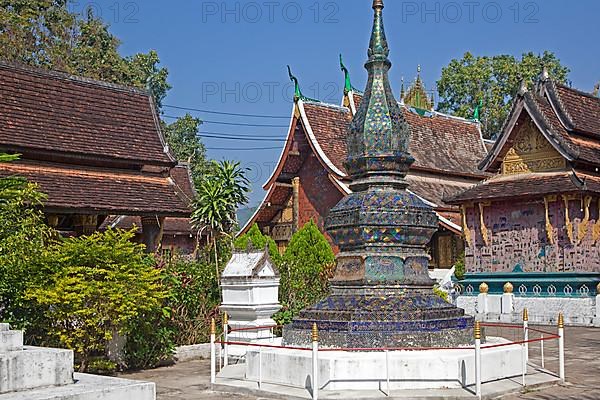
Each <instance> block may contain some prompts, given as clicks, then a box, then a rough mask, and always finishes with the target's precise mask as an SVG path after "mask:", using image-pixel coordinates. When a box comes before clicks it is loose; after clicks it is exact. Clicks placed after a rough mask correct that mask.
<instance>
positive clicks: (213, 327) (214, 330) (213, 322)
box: [210, 318, 217, 335]
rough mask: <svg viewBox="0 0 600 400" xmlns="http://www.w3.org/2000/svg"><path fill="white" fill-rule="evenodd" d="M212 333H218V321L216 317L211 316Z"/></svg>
mask: <svg viewBox="0 0 600 400" xmlns="http://www.w3.org/2000/svg"><path fill="white" fill-rule="evenodd" d="M210 334H211V335H216V334H217V323H216V322H215V319H214V318H211V320H210Z"/></svg>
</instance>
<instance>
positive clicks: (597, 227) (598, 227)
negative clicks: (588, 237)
mask: <svg viewBox="0 0 600 400" xmlns="http://www.w3.org/2000/svg"><path fill="white" fill-rule="evenodd" d="M597 200H598V217H597V218H596V223H595V224H594V227H593V228H592V238H593V239H594V243H596V242H597V241H598V239H600V198H599V199H597Z"/></svg>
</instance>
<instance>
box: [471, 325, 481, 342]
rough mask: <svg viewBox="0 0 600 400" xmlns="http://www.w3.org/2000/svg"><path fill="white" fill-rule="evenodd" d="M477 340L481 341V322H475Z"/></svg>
mask: <svg viewBox="0 0 600 400" xmlns="http://www.w3.org/2000/svg"><path fill="white" fill-rule="evenodd" d="M473 332H474V333H475V339H481V322H479V321H475V330H474V331H473Z"/></svg>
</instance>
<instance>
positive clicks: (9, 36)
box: [0, 0, 76, 69]
mask: <svg viewBox="0 0 600 400" xmlns="http://www.w3.org/2000/svg"><path fill="white" fill-rule="evenodd" d="M75 28H76V16H75V15H74V14H72V13H69V11H68V10H67V0H0V54H1V55H2V58H4V59H6V60H9V61H19V62H23V63H26V64H29V65H33V66H38V67H45V68H57V69H66V68H67V66H68V60H69V57H68V54H69V51H70V48H71V43H70V40H71V38H72V37H73V35H74V31H75Z"/></svg>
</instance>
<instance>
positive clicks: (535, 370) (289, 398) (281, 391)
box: [212, 365, 560, 400]
mask: <svg viewBox="0 0 600 400" xmlns="http://www.w3.org/2000/svg"><path fill="white" fill-rule="evenodd" d="M244 375H245V366H244V365H232V366H228V367H226V368H224V369H223V371H222V372H221V373H220V374H219V375H218V376H217V382H216V384H215V385H213V386H212V389H213V390H214V391H217V392H222V393H235V394H240V395H253V396H257V397H268V398H277V399H281V400H305V399H311V398H312V397H311V392H310V390H309V389H305V388H295V387H290V386H283V385H274V384H270V383H263V384H262V385H261V386H260V387H259V386H258V384H257V383H256V382H252V381H249V380H246V379H245V377H244ZM559 382H560V380H559V379H558V378H557V377H556V376H555V375H553V374H552V373H550V372H548V371H546V370H543V369H541V368H539V367H536V366H534V365H529V366H528V371H527V375H526V378H525V383H526V387H523V386H522V381H521V378H520V377H518V378H512V379H503V380H499V381H492V382H485V383H483V385H482V387H481V389H482V398H483V399H490V400H491V399H498V398H499V397H500V396H504V395H508V394H511V393H520V392H523V391H532V390H539V389H542V388H545V387H550V386H555V385H557V384H558V383H559ZM474 390H475V388H474V387H473V386H469V387H466V388H450V389H405V390H391V391H390V393H387V392H386V387H385V385H384V386H382V387H381V388H379V389H376V390H338V391H334V390H329V391H321V392H319V399H321V400H326V399H327V400H329V399H331V400H333V399H335V400H340V399H352V400H374V399H386V400H394V399H402V400H438V399H439V400H448V399H455V400H456V399H465V400H472V399H476V397H475V395H474Z"/></svg>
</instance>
